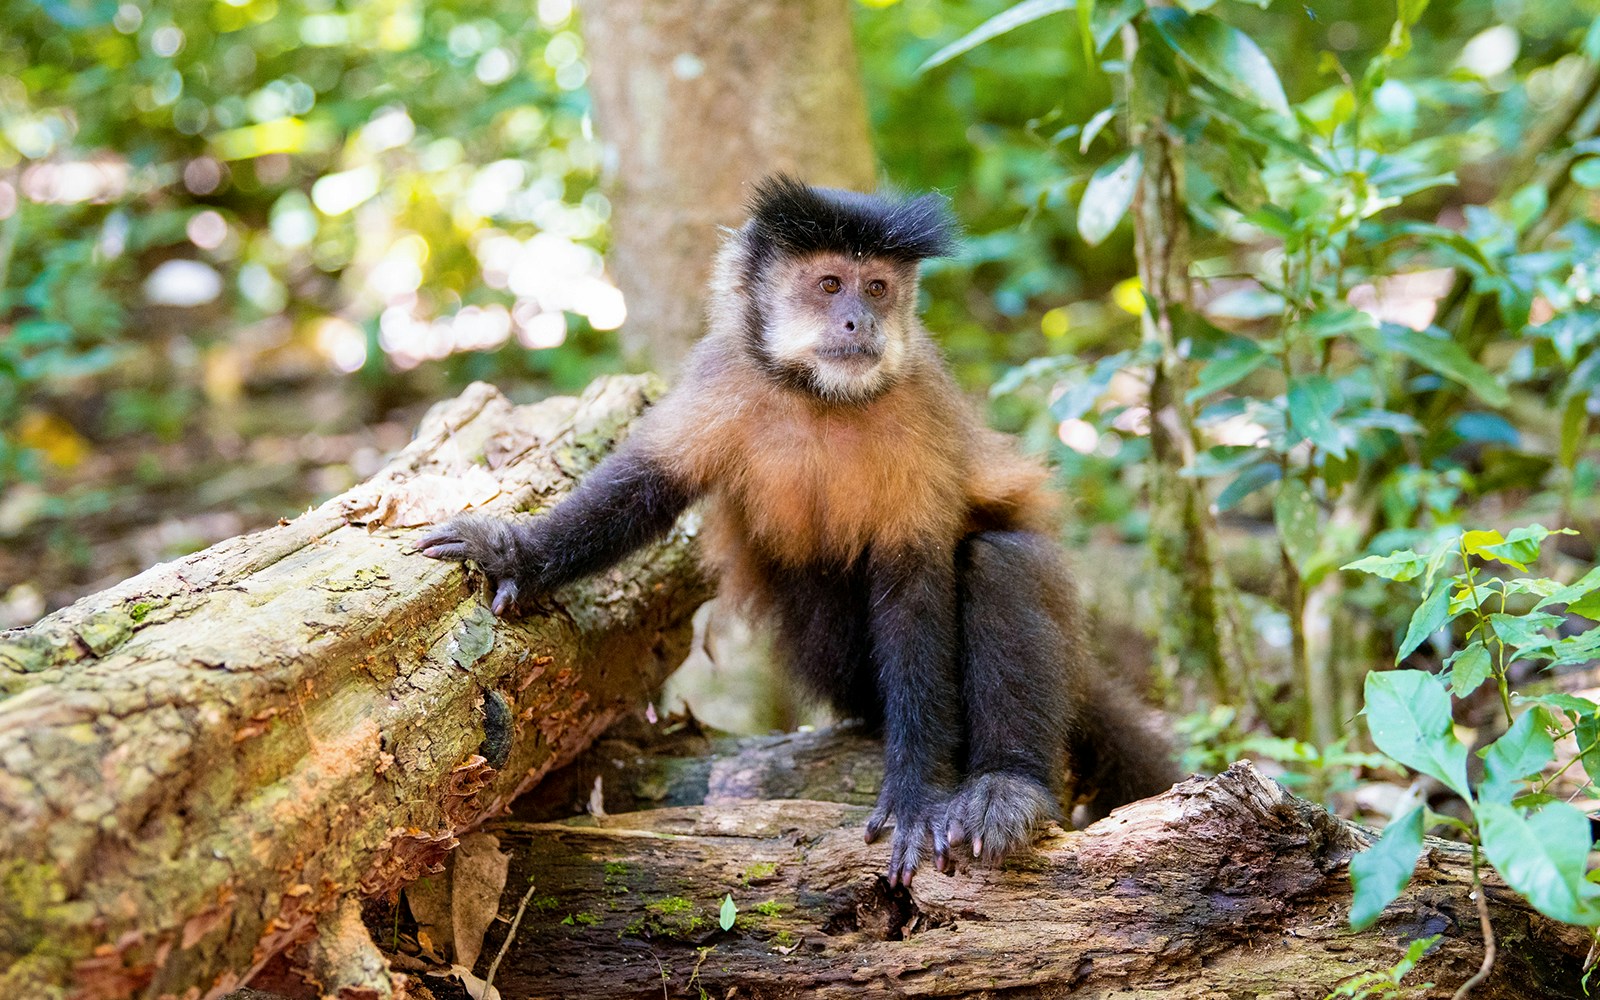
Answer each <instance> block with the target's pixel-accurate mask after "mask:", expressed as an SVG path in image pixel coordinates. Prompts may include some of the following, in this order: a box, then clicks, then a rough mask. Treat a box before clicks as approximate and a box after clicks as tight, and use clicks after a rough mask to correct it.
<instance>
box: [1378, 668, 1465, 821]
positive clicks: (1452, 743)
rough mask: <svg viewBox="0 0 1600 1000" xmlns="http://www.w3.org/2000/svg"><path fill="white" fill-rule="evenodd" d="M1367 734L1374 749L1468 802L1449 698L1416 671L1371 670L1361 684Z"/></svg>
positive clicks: (1462, 757)
mask: <svg viewBox="0 0 1600 1000" xmlns="http://www.w3.org/2000/svg"><path fill="white" fill-rule="evenodd" d="M1366 703H1367V708H1366V712H1367V729H1368V731H1370V732H1371V733H1372V742H1373V743H1375V744H1377V747H1378V749H1379V750H1382V751H1383V752H1384V753H1386V754H1388V755H1389V756H1390V757H1393V758H1394V759H1395V760H1397V761H1399V762H1400V763H1402V764H1404V765H1405V766H1407V767H1409V768H1411V769H1412V770H1413V771H1421V772H1422V773H1423V774H1428V775H1432V776H1433V777H1435V778H1438V779H1439V780H1440V781H1442V782H1444V784H1445V786H1446V787H1448V788H1449V789H1450V790H1451V791H1453V792H1455V793H1456V794H1457V795H1460V796H1461V797H1462V798H1464V799H1466V800H1468V801H1469V802H1470V801H1471V800H1472V792H1471V791H1470V790H1469V789H1468V788H1467V748H1466V746H1464V745H1463V744H1462V742H1461V741H1460V740H1458V739H1456V734H1455V728H1454V726H1453V725H1452V723H1451V719H1450V696H1449V695H1448V694H1446V693H1445V690H1444V687H1443V685H1441V684H1440V683H1439V681H1438V679H1437V678H1435V677H1434V676H1433V675H1432V674H1429V673H1425V672H1423V671H1421V670H1385V671H1373V672H1372V673H1369V674H1368V675H1367V683H1366Z"/></svg>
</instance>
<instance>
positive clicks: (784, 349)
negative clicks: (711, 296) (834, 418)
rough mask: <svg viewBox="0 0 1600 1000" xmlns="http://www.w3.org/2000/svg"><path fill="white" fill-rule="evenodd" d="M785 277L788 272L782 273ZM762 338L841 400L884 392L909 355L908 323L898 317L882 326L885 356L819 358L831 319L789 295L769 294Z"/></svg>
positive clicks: (827, 394) (771, 351)
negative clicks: (870, 361)
mask: <svg viewBox="0 0 1600 1000" xmlns="http://www.w3.org/2000/svg"><path fill="white" fill-rule="evenodd" d="M781 277H786V276H783V275H780V278H781ZM768 300H769V302H771V303H772V305H771V306H770V307H769V309H768V311H767V314H766V321H767V322H766V328H765V329H764V330H763V331H762V342H763V344H764V346H765V347H766V349H767V353H768V354H769V355H770V356H771V357H772V359H773V360H774V361H777V362H779V363H780V364H784V365H788V366H794V367H799V368H804V369H807V370H809V371H810V372H811V376H812V379H813V381H814V382H815V383H816V386H817V388H818V389H819V390H821V392H822V394H823V395H824V396H825V397H828V398H832V399H839V400H842V401H848V400H855V399H861V398H864V397H870V396H872V395H875V394H876V393H878V392H880V391H882V390H883V389H884V388H885V387H886V385H887V384H888V383H889V382H891V381H892V380H893V379H894V378H895V376H896V375H897V374H898V373H899V371H900V367H901V364H902V362H903V361H904V360H905V356H906V338H907V336H908V335H909V334H908V331H907V324H906V323H905V322H904V320H903V319H902V318H901V317H899V316H890V317H888V318H887V319H886V320H885V322H884V325H883V333H884V346H883V355H882V357H880V358H879V359H878V361H877V363H876V364H874V365H871V366H868V365H865V364H863V363H862V362H861V361H860V360H847V359H834V358H825V357H819V356H818V355H817V349H818V347H820V346H821V345H822V343H823V341H824V338H825V337H826V335H827V332H828V325H827V321H826V320H825V319H824V318H822V317H820V316H817V315H816V314H814V313H811V312H808V311H807V310H805V309H803V308H797V307H796V306H795V304H794V303H793V301H792V300H791V299H790V297H789V296H786V295H772V296H769V299H768Z"/></svg>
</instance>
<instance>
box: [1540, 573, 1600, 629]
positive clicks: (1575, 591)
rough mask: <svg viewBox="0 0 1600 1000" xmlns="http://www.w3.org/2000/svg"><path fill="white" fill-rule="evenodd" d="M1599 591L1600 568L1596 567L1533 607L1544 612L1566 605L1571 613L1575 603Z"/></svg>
mask: <svg viewBox="0 0 1600 1000" xmlns="http://www.w3.org/2000/svg"><path fill="white" fill-rule="evenodd" d="M1597 590H1600V566H1596V567H1595V568H1594V569H1591V570H1590V571H1589V572H1587V573H1585V574H1583V576H1581V577H1579V578H1578V579H1577V580H1575V581H1573V582H1572V583H1569V584H1567V585H1566V586H1565V587H1562V588H1560V589H1559V590H1557V591H1556V592H1555V593H1553V594H1551V595H1550V596H1549V597H1546V598H1545V599H1544V600H1542V601H1540V602H1539V603H1538V604H1535V605H1534V606H1533V610H1535V611H1543V610H1544V609H1545V608H1548V607H1550V606H1551V605H1553V604H1565V605H1567V610H1569V611H1570V610H1572V607H1571V606H1572V604H1573V602H1575V601H1577V600H1579V599H1580V598H1583V597H1587V596H1588V595H1590V594H1592V593H1594V592H1595V591H1597ZM1584 617H1586V618H1587V617H1588V616H1587V615H1585V616H1584Z"/></svg>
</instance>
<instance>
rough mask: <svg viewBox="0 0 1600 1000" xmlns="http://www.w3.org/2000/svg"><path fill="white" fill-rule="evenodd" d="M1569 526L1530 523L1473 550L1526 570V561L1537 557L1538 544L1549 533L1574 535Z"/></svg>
mask: <svg viewBox="0 0 1600 1000" xmlns="http://www.w3.org/2000/svg"><path fill="white" fill-rule="evenodd" d="M1576 534H1577V532H1576V531H1573V530H1572V529H1571V528H1558V529H1557V530H1555V531H1551V530H1549V529H1548V528H1546V527H1544V526H1543V525H1540V524H1530V525H1528V526H1527V527H1525V528H1518V529H1516V530H1515V531H1513V532H1512V533H1511V534H1509V535H1507V536H1506V537H1505V540H1504V541H1501V542H1495V543H1492V544H1488V545H1481V546H1479V547H1477V548H1475V549H1474V550H1473V551H1474V552H1476V553H1477V554H1478V555H1481V556H1483V557H1484V558H1486V559H1494V560H1498V561H1499V562H1503V563H1505V564H1506V565H1508V566H1515V567H1516V568H1517V569H1520V570H1524V571H1526V570H1527V568H1528V566H1527V564H1528V563H1531V562H1533V561H1534V560H1535V559H1537V558H1539V546H1541V545H1543V544H1544V540H1545V539H1546V538H1549V537H1550V536H1551V535H1576Z"/></svg>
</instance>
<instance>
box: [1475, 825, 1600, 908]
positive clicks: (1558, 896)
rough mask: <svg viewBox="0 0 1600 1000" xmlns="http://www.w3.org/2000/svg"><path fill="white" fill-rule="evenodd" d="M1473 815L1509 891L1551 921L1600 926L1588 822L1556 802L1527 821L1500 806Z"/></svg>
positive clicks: (1598, 892)
mask: <svg viewBox="0 0 1600 1000" xmlns="http://www.w3.org/2000/svg"><path fill="white" fill-rule="evenodd" d="M1475 811H1476V813H1477V817H1478V829H1479V830H1480V831H1481V833H1482V837H1483V851H1484V853H1485V854H1487V855H1488V856H1489V863H1490V864H1492V865H1494V867H1495V870H1496V871H1498V872H1499V873H1500V877H1501V878H1503V879H1505V880H1506V884H1507V885H1509V886H1511V888H1513V889H1515V890H1517V892H1519V893H1521V894H1522V895H1523V896H1524V897H1525V898H1526V899H1527V900H1528V902H1529V903H1532V904H1533V908H1534V909H1536V910H1538V911H1539V912H1540V913H1543V914H1544V915H1545V916H1547V917H1550V918H1551V919H1553V920H1560V921H1563V922H1565V923H1569V924H1582V925H1586V926H1594V925H1596V924H1600V906H1597V905H1596V898H1597V897H1600V886H1596V885H1594V884H1593V883H1591V882H1588V881H1586V880H1585V879H1584V873H1585V864H1586V862H1587V861H1588V858H1589V845H1590V837H1589V817H1587V816H1585V815H1584V814H1583V813H1582V812H1580V811H1579V810H1578V809H1576V808H1574V807H1573V806H1569V805H1567V804H1566V803H1565V802H1552V803H1550V804H1549V805H1547V806H1545V807H1544V808H1543V809H1541V810H1539V811H1538V812H1537V813H1534V814H1533V815H1532V816H1529V817H1527V818H1524V817H1523V816H1521V815H1520V814H1519V813H1518V812H1517V811H1516V810H1515V809H1514V808H1512V807H1511V806H1508V805H1503V804H1501V803H1498V802H1485V803H1482V804H1480V805H1479V806H1478V808H1477V809H1476V810H1475Z"/></svg>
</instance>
